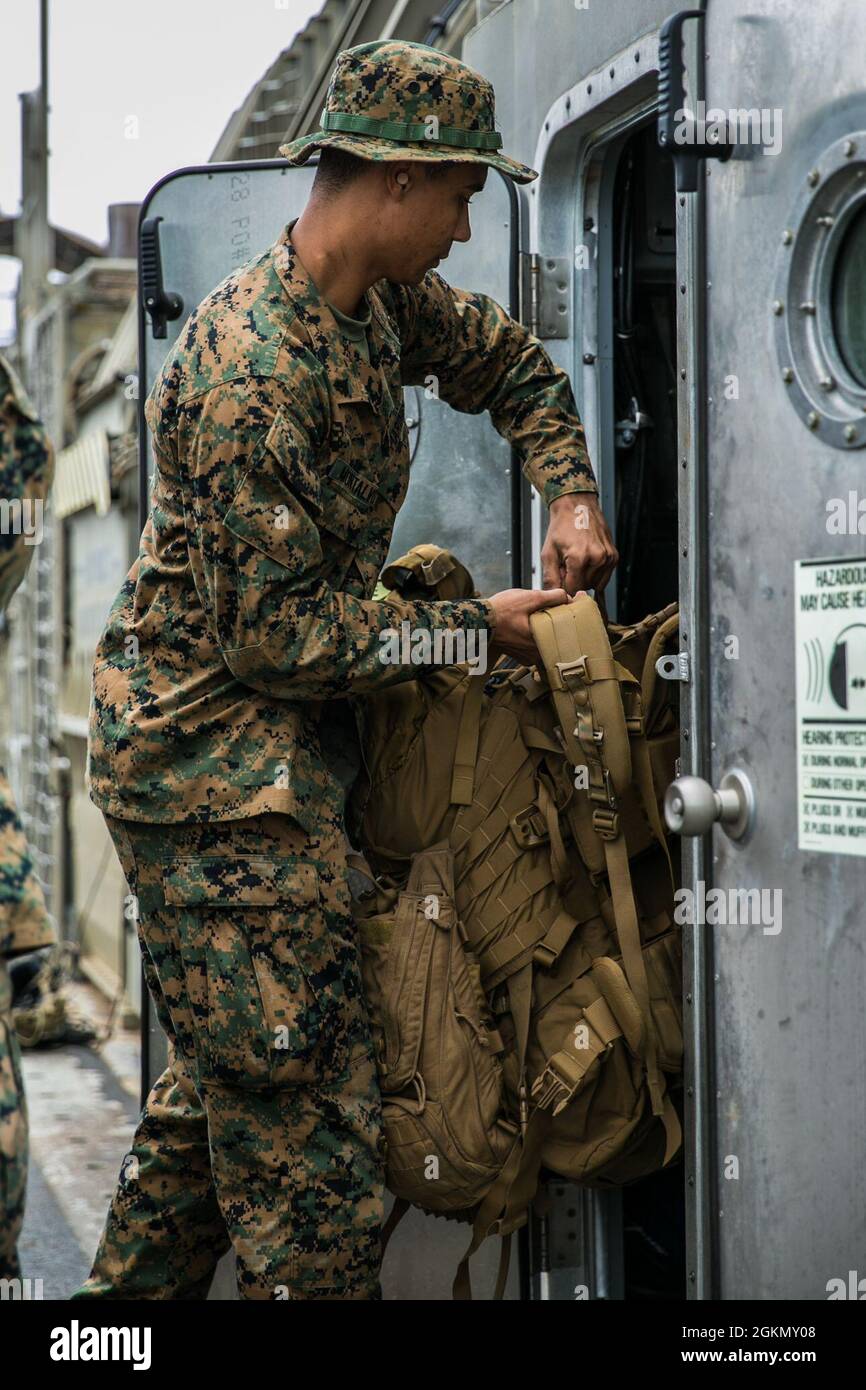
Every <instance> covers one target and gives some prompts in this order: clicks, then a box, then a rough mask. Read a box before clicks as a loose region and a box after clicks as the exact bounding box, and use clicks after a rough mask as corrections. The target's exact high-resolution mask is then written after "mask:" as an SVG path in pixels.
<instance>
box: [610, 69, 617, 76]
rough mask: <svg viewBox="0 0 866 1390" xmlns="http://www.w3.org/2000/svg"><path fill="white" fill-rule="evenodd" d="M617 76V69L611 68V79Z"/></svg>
mask: <svg viewBox="0 0 866 1390" xmlns="http://www.w3.org/2000/svg"><path fill="white" fill-rule="evenodd" d="M615 74H616V68H611V70H610V75H611V77H613V76H615Z"/></svg>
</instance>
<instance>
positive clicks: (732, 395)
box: [671, 0, 866, 1300]
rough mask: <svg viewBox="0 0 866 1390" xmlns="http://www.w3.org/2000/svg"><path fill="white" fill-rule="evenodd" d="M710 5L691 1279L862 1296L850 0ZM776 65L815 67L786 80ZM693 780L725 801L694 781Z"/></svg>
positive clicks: (861, 588) (864, 1190) (863, 328)
mask: <svg viewBox="0 0 866 1390" xmlns="http://www.w3.org/2000/svg"><path fill="white" fill-rule="evenodd" d="M706 9H707V17H706V21H705V22H704V21H698V22H696V21H688V25H689V26H690V27H692V28H693V29H696V28H697V24H698V23H701V24H703V25H704V33H703V36H702V41H701V42H700V45H699V48H700V52H701V53H702V54H703V55H704V59H703V61H704V62H705V86H702V84H701V81H700V76H699V74H693V76H695V78H696V82H695V85H694V86H693V88H692V90H693V92H701V93H702V94H704V95H705V99H706V109H705V111H704V112H700V111H698V110H697V109H696V107H695V104H694V102H691V103H690V105H691V107H692V110H693V112H694V114H695V115H696V116H697V117H698V120H699V122H700V118H701V116H702V115H704V116H705V117H706V121H707V123H708V124H707V127H706V131H708V130H709V126H710V124H712V123H714V122H715V123H717V127H718V129H719V130H720V131H721V132H722V134H723V135H725V136H726V137H727V140H728V143H729V144H730V145H731V149H730V153H729V157H728V158H727V159H725V160H720V159H717V158H711V159H710V158H702V159H701V160H699V163H700V164H701V165H702V166H703V167H702V169H701V171H700V177H699V179H698V184H699V191H698V192H689V191H685V189H684V190H683V193H682V195H681V197H679V198H678V199H677V201H678V205H679V206H678V219H679V220H680V221H681V223H682V226H683V230H684V232H685V233H686V234H685V235H684V237H683V241H682V245H683V246H684V248H685V253H684V255H683V258H682V262H681V267H680V275H679V279H680V280H681V282H682V284H681V289H682V300H681V309H682V320H681V328H682V334H681V346H682V355H681V368H682V370H683V372H684V373H687V375H688V378H689V383H690V386H691V392H690V396H691V405H689V404H688V403H684V409H683V413H682V415H681V426H682V428H681V452H682V468H683V475H682V488H683V493H682V498H683V510H682V513H681V516H682V523H683V524H682V538H683V549H682V552H681V553H682V557H683V559H682V562H681V591H682V592H683V594H684V595H685V596H686V598H687V611H689V610H690V612H691V618H692V623H693V624H695V626H694V627H692V626H691V624H690V625H689V627H690V630H689V631H688V632H687V638H686V645H687V649H688V652H689V655H690V676H689V686H690V695H689V708H690V711H691V715H692V724H691V730H690V732H691V739H690V745H691V749H690V753H689V754H684V769H683V770H684V771H690V772H694V773H697V774H698V776H699V778H700V779H701V780H700V782H695V783H690V784H688V785H687V786H686V787H685V788H684V789H682V791H681V794H679V795H676V794H673V795H672V796H671V800H672V803H673V804H672V806H671V813H672V815H673V817H674V820H675V821H678V822H679V823H680V824H682V826H683V830H684V831H685V832H690V833H689V838H688V839H687V840H686V841H685V842H684V847H686V846H689V847H690V851H689V855H688V857H687V862H688V863H689V864H690V866H691V871H690V875H688V876H686V877H685V879H684V882H686V883H687V884H688V885H689V887H690V888H691V890H692V892H693V894H694V899H693V902H692V903H691V904H690V905H689V906H690V908H691V909H693V912H694V920H695V926H694V934H695V939H696V941H698V942H700V943H701V952H702V953H703V966H704V969H703V973H700V974H699V973H696V974H695V975H694V977H693V980H692V981H691V982H690V983H691V985H692V986H693V988H691V989H690V992H689V995H688V997H687V1002H688V1003H689V1004H691V1005H694V1006H695V1008H696V1009H697V1008H700V1010H701V1012H702V1014H703V1021H704V1023H705V1024H706V1025H707V1026H706V1028H705V1029H703V1030H702V1028H701V1025H700V1022H699V1021H696V1023H695V1037H696V1038H697V1039H698V1040H699V1042H700V1041H701V1040H703V1043H705V1049H706V1056H705V1058H704V1059H703V1060H704V1062H705V1064H706V1074H707V1077H708V1079H709V1085H708V1087H707V1090H706V1091H705V1092H704V1094H705V1095H707V1096H708V1097H711V1098H712V1099H711V1101H710V1102H709V1105H708V1107H707V1111H706V1113H705V1114H704V1116H703V1118H702V1122H701V1125H700V1127H699V1141H700V1142H699V1146H698V1155H697V1157H698V1169H697V1171H696V1173H694V1174H693V1179H694V1180H695V1181H693V1188H692V1195H693V1196H694V1197H695V1200H696V1202H697V1206H696V1215H697V1217H698V1218H699V1219H698V1220H697V1223H696V1225H695V1227H694V1228H693V1237H695V1238H694V1239H693V1241H692V1242H691V1246H690V1251H689V1269H690V1278H691V1280H692V1290H693V1291H696V1292H697V1293H698V1296H703V1297H707V1298H722V1299H734V1298H737V1299H739V1298H743V1299H753V1300H758V1299H826V1298H828V1297H854V1298H856V1297H858V1296H862V1292H861V1293H860V1294H858V1292H857V1291H855V1292H853V1293H852V1292H850V1289H851V1287H852V1284H853V1287H854V1288H855V1290H856V1289H857V1281H858V1279H859V1278H860V1277H861V1276H862V1275H863V1274H864V1273H866V1270H864V1263H863V1261H864V1253H866V1168H864V1163H863V1152H864V1147H866V1086H864V1081H863V1067H864V1053H866V1022H864V1018H866V1015H864V1009H863V999H864V995H866V950H864V907H863V886H864V883H866V865H864V862H863V856H864V854H866V541H864V534H866V517H864V512H866V503H863V502H862V501H860V500H859V499H860V497H862V495H863V491H864V489H863V476H864V457H866V456H864V453H863V452H862V451H863V448H864V446H866V310H864V304H866V301H864V290H863V286H864V282H866V273H864V269H866V92H864V90H863V80H862V54H863V52H864V47H866V11H864V9H863V7H862V6H856V5H850V4H848V3H847V0H825V3H823V4H821V5H818V6H803V5H802V4H799V3H796V0H748V3H744V0H709V4H708V5H707V7H706ZM828 44H829V45H830V48H831V50H832V53H833V61H832V65H830V66H828V63H827V60H826V55H827V52H828ZM797 72H799V73H801V74H802V73H809V74H811V75H812V76H811V78H810V80H809V81H807V82H803V81H800V82H799V83H797V84H796V86H795V82H794V78H793V74H794V73H797ZM720 121H721V124H720V125H719V122H720ZM697 129H698V132H699V131H700V124H698V127H697ZM706 131H705V136H704V138H705V139H706V138H707V134H706ZM698 138H700V134H699V135H698ZM710 138H712V137H710ZM684 148H685V147H684ZM701 184H703V186H704V192H703V193H702V192H701V191H700V185H701ZM702 203H705V220H704V216H703V208H702ZM704 320H705V329H703V328H702V323H703V321H704ZM858 488H859V494H858ZM689 759H691V766H689ZM710 788H712V789H713V790H715V791H719V792H721V793H722V795H721V797H719V798H716V799H713V798H709V799H708V797H707V795H706V793H707V791H708V790H709V789H710ZM719 813H721V819H719ZM687 988H689V985H688V984H687ZM700 1079H701V1078H700V1076H698V1078H697V1081H698V1083H700ZM699 1094H700V1086H699ZM858 1271H859V1273H858Z"/></svg>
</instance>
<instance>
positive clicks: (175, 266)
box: [139, 160, 525, 1300]
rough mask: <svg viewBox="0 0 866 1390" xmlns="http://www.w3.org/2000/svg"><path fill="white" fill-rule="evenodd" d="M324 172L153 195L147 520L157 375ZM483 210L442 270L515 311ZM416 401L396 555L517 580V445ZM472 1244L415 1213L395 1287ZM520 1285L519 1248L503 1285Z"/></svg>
mask: <svg viewBox="0 0 866 1390" xmlns="http://www.w3.org/2000/svg"><path fill="white" fill-rule="evenodd" d="M314 174H315V165H312V166H308V167H303V168H298V169H294V168H290V167H289V166H288V165H287V164H285V163H284V162H283V161H282V160H273V161H271V160H262V161H255V162H250V163H238V164H222V165H204V166H201V167H198V168H190V169H180V170H178V171H177V172H175V173H172V174H169V175H168V176H167V177H166V178H165V179H163V180H162V181H161V182H160V183H158V184H157V185H156V186H155V187H154V189H153V190H152V191H151V192H150V194H149V195H148V196H147V198H146V199H145V201H144V204H143V206H142V210H141V223H140V239H141V245H140V263H141V267H142V272H141V277H140V284H139V323H140V330H139V332H140V336H139V345H140V350H139V362H140V383H139V429H140V439H141V446H140V447H141V453H140V479H141V502H142V522H143V520H144V516H145V514H146V512H145V508H146V506H147V494H148V488H147V478H148V474H149V472H150V469H151V468H152V458H151V452H150V444H149V437H148V431H147V426H146V423H145V421H144V409H143V408H144V400H145V398H146V396H147V393H148V391H149V390H150V387H151V385H152V384H153V381H154V378H155V377H156V375H157V373H158V372H159V370H160V369H161V367H162V364H163V361H164V360H165V357H166V355H167V353H168V352H169V351H170V349H171V347H172V346H173V344H174V341H175V339H176V338H177V337H178V335H179V333H180V330H181V328H182V326H183V324H184V322H185V320H186V317H187V315H188V314H189V313H190V312H191V311H192V310H193V309H194V308H195V307H196V305H197V304H198V303H199V301H200V300H201V299H203V298H204V297H205V295H206V294H207V293H208V292H209V291H210V290H211V289H212V288H213V287H214V286H215V285H217V284H218V283H219V282H220V281H221V280H222V279H224V278H225V276H226V275H228V274H230V273H231V271H232V270H233V269H235V268H236V267H238V266H240V265H243V264H244V262H246V261H247V260H249V259H251V258H252V257H253V256H255V255H256V254H257V253H258V252H260V251H261V250H263V249H264V248H265V247H267V246H269V245H270V244H271V243H272V242H273V241H275V240H276V237H277V236H278V234H279V232H280V231H281V229H282V228H283V227H284V226H285V224H286V223H288V222H291V221H292V220H293V219H294V218H295V217H297V216H298V215H299V214H300V213H301V211H302V210H303V207H304V204H305V202H306V200H307V195H308V193H309V190H310V187H311V184H312V181H313V177H314ZM156 219H159V220H158V221H156ZM472 222H473V240H472V242H471V243H469V244H468V245H455V247H454V250H453V252H452V254H451V257H450V258H449V260H448V263H447V265H446V266H445V268H444V272H443V273H444V275H445V278H446V279H447V280H448V281H449V282H450V283H451V284H454V285H456V286H459V287H461V288H467V289H471V290H476V291H481V292H483V293H486V294H490V295H492V296H493V297H494V298H495V299H496V300H497V301H498V302H499V303H500V304H502V305H503V306H504V307H506V308H508V309H509V310H510V311H511V312H512V313H514V314H515V315H516V314H517V303H516V298H517V287H518V275H517V265H518V259H517V258H518V245H517V235H518V233H517V226H518V218H517V195H516V192H515V190H514V187H513V185H512V184H511V182H510V181H509V180H506V179H505V178H504V177H502V176H501V175H499V174H498V173H496V172H495V171H492V170H491V174H490V178H489V182H488V186H487V188H486V189H485V190H484V192H483V193H482V194H481V195H479V196H478V197H477V199H476V201H475V202H474V203H473V210H472ZM148 301H151V303H150V307H149V308H146V305H147V302H148ZM154 320H156V321H157V323H160V321H161V324H160V331H161V332H162V333H163V336H161V337H156V336H155V335H154ZM406 414H407V420H408V421H409V425H410V439H411V447H412V470H411V480H410V486H409V490H408V492H407V495H406V499H405V502H404V504H403V508H402V509H401V511H400V514H399V516H398V518H397V523H396V526H395V531H394V538H393V542H392V545H391V549H390V554H389V558H394V557H396V556H397V555H399V554H400V553H401V552H402V551H403V550H405V549H406V548H407V547H408V546H410V545H413V544H415V543H417V542H419V541H434V542H436V543H438V544H442V545H446V546H448V547H449V548H451V549H453V550H454V551H455V553H456V554H457V555H458V556H459V557H460V559H461V560H463V561H464V562H465V563H466V564H467V565H468V566H469V568H470V570H471V571H472V574H473V577H474V579H475V582H476V584H477V586H478V587H479V589H480V591H481V592H482V593H492V592H495V591H496V590H498V589H503V588H509V587H511V586H512V585H513V584H516V583H519V582H520V581H519V574H520V569H519V557H520V549H521V531H520V510H521V506H520V503H521V498H522V496H523V493H524V488H525V484H524V480H523V478H522V475H521V472H520V468H519V466H518V465H517V462H516V459H515V458H513V456H512V451H511V449H510V447H509V446H508V444H507V443H506V442H505V441H504V440H503V439H502V438H501V437H500V436H499V435H498V434H497V433H496V431H495V430H494V428H493V426H492V424H491V422H490V418H489V416H488V415H486V414H485V415H483V416H470V415H461V414H458V413H457V412H455V411H453V410H451V409H450V407H449V406H447V405H444V404H443V403H442V402H441V401H439V400H438V399H436V398H435V395H434V394H433V392H432V390H430V391H428V390H425V388H423V387H418V388H414V387H413V388H409V389H408V390H407V391H406ZM165 1061H166V1048H165V1038H164V1036H163V1034H162V1030H161V1029H160V1027H159V1023H158V1022H157V1020H156V1017H155V1014H154V1011H153V1007H152V1004H151V1003H150V1001H149V998H148V1018H147V1020H146V1021H145V1024H144V1027H143V1036H142V1094H143V1098H144V1097H145V1096H146V1095H147V1092H148V1091H149V1089H150V1086H151V1085H152V1084H153V1082H154V1080H155V1079H156V1077H157V1076H159V1074H160V1073H161V1071H162V1070H163V1068H164V1066H165ZM468 1243H469V1232H468V1228H467V1227H465V1226H463V1225H458V1224H457V1223H455V1222H447V1223H446V1222H443V1221H438V1222H434V1221H433V1220H432V1219H430V1218H425V1217H424V1216H422V1215H421V1214H420V1213H418V1212H413V1213H410V1214H409V1215H407V1217H406V1218H405V1219H404V1221H403V1222H402V1224H401V1225H400V1227H399V1228H398V1230H397V1233H396V1234H395V1236H394V1238H393V1240H392V1242H391V1244H390V1246H389V1250H388V1258H387V1263H386V1267H385V1271H384V1275H383V1292H384V1296H385V1298H391V1299H398V1298H399V1299H407V1298H408V1299H425V1300H428V1299H440V1298H450V1293H451V1279H452V1277H453V1274H454V1272H455V1271H456V1267H457V1264H458V1263H459V1260H460V1258H461V1256H462V1254H463V1251H464V1250H465V1248H466V1246H467V1245H468ZM497 1245H498V1242H494V1241H491V1242H489V1248H488V1249H486V1250H484V1251H483V1252H481V1253H480V1254H479V1255H478V1256H477V1257H476V1259H475V1261H474V1267H475V1274H476V1275H477V1282H478V1286H479V1291H482V1290H486V1289H488V1288H492V1287H493V1284H494V1283H495V1266H496V1261H497V1259H498V1253H499V1252H498V1249H497V1248H495V1247H496V1246H497ZM224 1274H225V1270H223V1271H222V1275H224ZM219 1288H220V1291H221V1295H220V1296H224V1297H231V1296H232V1292H231V1280H230V1279H228V1278H225V1277H219ZM214 1292H215V1290H214V1291H212V1295H211V1296H214ZM517 1292H518V1269H517V1262H516V1261H515V1262H514V1264H513V1266H512V1271H511V1277H510V1280H509V1285H508V1291H507V1294H506V1297H512V1298H513V1297H516V1296H517Z"/></svg>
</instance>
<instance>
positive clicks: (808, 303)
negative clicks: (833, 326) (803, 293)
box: [800, 299, 815, 315]
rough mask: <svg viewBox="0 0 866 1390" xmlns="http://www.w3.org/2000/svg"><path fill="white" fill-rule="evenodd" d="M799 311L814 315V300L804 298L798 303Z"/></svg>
mask: <svg viewBox="0 0 866 1390" xmlns="http://www.w3.org/2000/svg"><path fill="white" fill-rule="evenodd" d="M800 313H801V314H812V315H814V313H815V301H814V300H813V299H806V300H804V301H803V303H802V304H801V305H800Z"/></svg>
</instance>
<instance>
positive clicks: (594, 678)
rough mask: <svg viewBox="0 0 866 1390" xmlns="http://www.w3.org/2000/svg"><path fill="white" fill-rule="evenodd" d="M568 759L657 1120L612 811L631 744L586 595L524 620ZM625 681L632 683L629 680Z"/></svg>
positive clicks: (655, 1083)
mask: <svg viewBox="0 0 866 1390" xmlns="http://www.w3.org/2000/svg"><path fill="white" fill-rule="evenodd" d="M529 622H530V627H531V629H532V635H533V637H534V639H535V643H536V646H537V647H538V650H539V652H540V654H541V659H542V662H543V663H544V669H545V673H546V675H547V679H548V682H549V684H550V689H551V693H552V695H553V700H554V704H555V707H556V713H557V717H558V719H559V722H560V725H561V727H562V732H563V735H564V738H565V742H566V747H567V749H568V752H569V755H570V756H574V760H575V762H576V763H577V762H578V761H579V760H580V757H581V756H582V757H584V758H585V759H586V763H587V766H588V770H589V796H590V799H591V800H592V801H593V802H595V803H597V809H596V811H595V812H594V814H593V827H594V829H595V831H596V833H597V834H598V835H599V837H600V838H601V840H602V844H603V847H604V855H605V863H606V865H607V871H608V878H609V880H610V889H611V897H612V899H613V907H614V916H615V920H616V932H617V938H618V940H619V946H620V952H621V954H622V962H623V967H624V969H625V973H626V978H627V979H628V983H629V986H630V988H631V990H632V993H633V994H634V997H635V999H636V1000H637V1003H638V1007H639V1008H640V1011H641V1014H642V1016H643V1018H644V1021H645V1027H646V1071H647V1085H648V1087H649V1093H650V1098H651V1102H652V1109H653V1114H655V1115H658V1116H661V1117H663V1116H664V1112H665V1105H664V1082H663V1079H662V1076H661V1072H660V1070H659V1066H658V1049H657V1042H656V1035H655V1029H654V1027H653V1023H652V1015H651V1012H650V1001H649V981H648V979H647V973H646V965H645V962H644V958H643V950H642V946H641V939H640V927H639V925H638V918H637V908H636V906H635V901H634V893H633V891H632V882H631V870H630V867H629V859H628V846H627V845H626V842H625V836H624V834H623V831H622V828H621V824H620V817H619V813H618V810H617V807H618V797H619V794H620V792H621V791H622V789H624V788H625V787H626V786H628V784H629V782H630V781H631V777H632V758H631V745H630V741H629V737H628V729H627V726H626V719H625V712H624V709H623V702H622V694H621V690H620V678H621V677H620V674H619V673H620V671H621V668H620V667H619V665H618V663H617V662H615V661H614V659H613V657H612V655H611V650H610V640H609V638H608V635H607V632H606V630H605V625H604V622H603V620H602V616H601V614H600V613H599V611H598V608H597V606H596V604H595V603H594V602H593V600H592V599H591V598H589V596H588V595H584V594H578V595H577V597H576V598H575V599H574V600H573V602H571V603H569V604H562V605H560V606H559V607H556V608H546V609H541V610H539V612H537V613H533V614H532V615H531V616H530V619H529ZM629 679H630V680H631V679H633V678H632V677H629Z"/></svg>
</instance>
